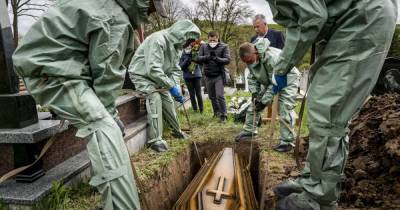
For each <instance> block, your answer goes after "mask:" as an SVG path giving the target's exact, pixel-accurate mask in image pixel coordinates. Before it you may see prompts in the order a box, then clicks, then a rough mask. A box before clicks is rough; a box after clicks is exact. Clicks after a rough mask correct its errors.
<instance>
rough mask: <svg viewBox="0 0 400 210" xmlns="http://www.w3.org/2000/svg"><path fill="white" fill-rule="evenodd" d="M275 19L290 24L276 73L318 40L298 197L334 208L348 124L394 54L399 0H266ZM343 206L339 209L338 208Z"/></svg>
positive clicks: (311, 205) (285, 69)
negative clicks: (308, 132)
mask: <svg viewBox="0 0 400 210" xmlns="http://www.w3.org/2000/svg"><path fill="white" fill-rule="evenodd" d="M267 2H269V5H270V7H271V10H272V12H273V15H274V20H275V21H276V22H277V23H278V24H281V25H283V26H285V27H287V33H286V43H285V47H284V48H283V50H282V54H281V56H280V58H279V60H278V62H277V64H276V65H275V67H274V68H275V71H276V72H277V73H278V74H280V75H284V74H286V73H287V72H288V71H289V69H291V68H292V67H293V66H294V65H296V64H298V63H299V61H300V60H301V59H302V58H303V56H304V55H305V53H306V52H307V50H308V49H309V48H310V46H311V45H312V43H316V44H317V52H318V56H317V60H316V62H315V64H314V65H312V67H311V71H310V72H311V74H312V75H313V80H312V82H311V84H310V87H309V92H308V97H307V104H308V124H309V130H310V144H309V150H308V156H307V163H306V166H305V168H304V171H303V173H302V176H301V177H300V178H298V179H297V181H298V183H299V184H300V185H301V186H302V188H303V189H304V192H303V193H300V194H292V195H290V196H292V198H293V199H294V200H296V201H298V202H299V203H303V204H304V205H305V206H307V207H309V208H312V209H320V208H325V207H326V206H334V205H332V204H334V203H336V201H337V200H338V198H339V195H340V183H341V179H342V177H343V170H344V165H345V162H346V159H347V156H348V146H349V139H348V136H347V134H348V125H349V122H350V120H351V118H352V116H353V115H354V114H356V112H357V110H358V109H359V108H360V107H361V106H362V104H363V102H364V101H365V100H366V98H367V96H368V95H369V93H370V92H371V90H372V88H373V87H374V85H375V83H376V80H377V78H378V76H379V72H380V70H381V68H382V65H383V62H384V59H385V57H386V55H387V53H388V50H389V47H390V43H391V40H392V36H393V33H394V30H395V25H396V18H397V6H398V5H397V0H364V1H349V0H322V1H297V0H267ZM332 208H337V207H332Z"/></svg>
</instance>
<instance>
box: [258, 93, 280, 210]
mask: <svg viewBox="0 0 400 210" xmlns="http://www.w3.org/2000/svg"><path fill="white" fill-rule="evenodd" d="M278 101H279V93H278V94H276V95H275V96H274V100H273V103H272V115H271V124H270V127H269V141H268V152H267V158H266V165H267V168H266V172H265V174H264V178H263V189H262V193H261V201H260V210H263V209H264V206H265V194H266V191H267V190H266V187H265V184H266V181H267V176H268V172H269V160H270V159H271V151H269V150H270V149H271V142H272V140H273V139H274V132H275V121H276V116H277V113H278Z"/></svg>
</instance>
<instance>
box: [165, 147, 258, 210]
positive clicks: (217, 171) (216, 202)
mask: <svg viewBox="0 0 400 210" xmlns="http://www.w3.org/2000/svg"><path fill="white" fill-rule="evenodd" d="M246 166H247V164H246V163H245V161H243V160H242V159H241V158H240V157H239V155H238V154H236V153H235V151H234V150H233V149H232V148H224V149H223V150H222V151H221V152H219V153H215V154H213V155H212V156H211V158H210V160H209V161H207V162H206V163H205V164H204V165H203V166H202V167H201V169H200V171H199V172H198V173H197V175H196V176H195V177H194V179H193V180H192V182H191V183H190V184H189V185H188V187H187V188H186V190H185V191H184V192H183V193H182V195H181V197H180V198H179V199H178V201H177V202H176V203H175V205H174V207H173V209H174V210H256V209H257V201H256V198H255V194H254V190H253V184H252V181H251V175H250V172H249V171H248V170H247V169H246Z"/></svg>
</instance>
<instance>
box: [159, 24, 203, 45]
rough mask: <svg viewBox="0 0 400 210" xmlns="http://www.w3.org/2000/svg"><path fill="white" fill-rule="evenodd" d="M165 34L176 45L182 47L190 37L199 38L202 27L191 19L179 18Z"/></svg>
mask: <svg viewBox="0 0 400 210" xmlns="http://www.w3.org/2000/svg"><path fill="white" fill-rule="evenodd" d="M165 32H166V33H165V36H166V37H167V39H168V40H169V41H171V42H172V44H173V45H174V46H175V47H179V48H182V46H183V45H184V44H185V42H186V41H187V40H188V39H199V38H200V29H199V28H198V27H197V26H196V25H195V24H194V23H193V22H192V21H190V20H179V21H177V22H176V23H174V24H173V25H172V26H171V27H169V28H168V29H165Z"/></svg>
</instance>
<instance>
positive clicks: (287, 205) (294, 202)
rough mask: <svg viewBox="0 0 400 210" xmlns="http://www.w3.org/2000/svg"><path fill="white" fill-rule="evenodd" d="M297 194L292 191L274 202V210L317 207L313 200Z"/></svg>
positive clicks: (301, 209) (299, 209)
mask: <svg viewBox="0 0 400 210" xmlns="http://www.w3.org/2000/svg"><path fill="white" fill-rule="evenodd" d="M299 195H300V194H297V193H294V194H291V195H289V196H287V197H285V198H283V199H281V200H279V201H278V203H277V204H276V210H314V209H317V208H318V206H319V205H318V204H316V203H315V201H313V200H311V199H306V198H303V197H302V196H299ZM313 207H317V208H313Z"/></svg>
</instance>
